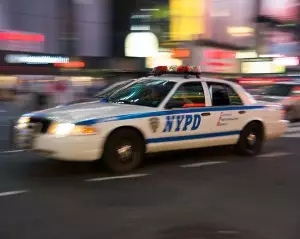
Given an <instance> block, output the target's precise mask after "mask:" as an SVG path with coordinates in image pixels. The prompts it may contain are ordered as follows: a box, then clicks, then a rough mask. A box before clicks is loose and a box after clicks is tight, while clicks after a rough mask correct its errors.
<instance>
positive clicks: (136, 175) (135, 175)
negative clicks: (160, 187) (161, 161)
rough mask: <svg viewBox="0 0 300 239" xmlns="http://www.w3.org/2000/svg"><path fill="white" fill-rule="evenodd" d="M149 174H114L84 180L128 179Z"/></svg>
mask: <svg viewBox="0 0 300 239" xmlns="http://www.w3.org/2000/svg"><path fill="white" fill-rule="evenodd" d="M148 175H150V174H129V175H123V176H114V177H103V178H92V179H87V180H85V181H86V182H98V181H108V180H115V179H128V178H140V177H145V176H148Z"/></svg>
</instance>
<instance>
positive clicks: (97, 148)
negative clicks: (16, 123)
mask: <svg viewBox="0 0 300 239" xmlns="http://www.w3.org/2000/svg"><path fill="white" fill-rule="evenodd" d="M24 137H25V136H24V135H22V134H21V135H20V134H17V135H15V140H14V141H15V144H16V146H17V147H18V148H19V149H26V150H29V151H33V152H36V153H38V154H40V155H43V156H46V157H51V158H55V159H58V160H64V161H95V160H98V159H99V158H101V157H102V153H103V145H104V141H105V139H104V138H102V137H100V136H99V135H82V136H65V137H57V136H55V135H49V134H36V135H34V136H33V137H32V136H29V137H28V138H27V139H26V140H25V142H26V144H24V139H23V138H24ZM20 139H21V140H20ZM28 142H30V143H28Z"/></svg>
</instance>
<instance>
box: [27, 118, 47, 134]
mask: <svg viewBox="0 0 300 239" xmlns="http://www.w3.org/2000/svg"><path fill="white" fill-rule="evenodd" d="M51 122H52V121H51V120H49V119H45V118H39V117H32V118H30V123H31V124H39V125H41V128H40V133H42V134H45V133H47V131H48V129H49V127H50V125H51Z"/></svg>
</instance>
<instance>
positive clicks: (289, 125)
mask: <svg viewBox="0 0 300 239" xmlns="http://www.w3.org/2000/svg"><path fill="white" fill-rule="evenodd" d="M288 127H291V128H295V127H300V123H290V124H288Z"/></svg>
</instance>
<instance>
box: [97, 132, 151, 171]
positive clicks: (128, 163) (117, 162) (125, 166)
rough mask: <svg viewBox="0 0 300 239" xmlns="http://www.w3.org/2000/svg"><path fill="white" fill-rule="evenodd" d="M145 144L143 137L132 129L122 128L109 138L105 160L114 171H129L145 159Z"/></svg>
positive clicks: (105, 150)
mask: <svg viewBox="0 0 300 239" xmlns="http://www.w3.org/2000/svg"><path fill="white" fill-rule="evenodd" d="M144 152H145V144H144V140H143V139H142V137H141V136H140V135H139V134H138V133H137V132H135V131H134V130H131V129H120V130H117V131H115V132H113V133H112V134H111V135H110V136H109V137H108V139H107V142H106V144H105V149H104V155H103V161H104V164H105V165H106V167H107V168H108V169H109V170H110V171H112V172H114V173H127V172H129V171H130V170H133V169H135V168H137V167H138V166H139V165H140V164H141V163H142V161H143V158H144Z"/></svg>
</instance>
